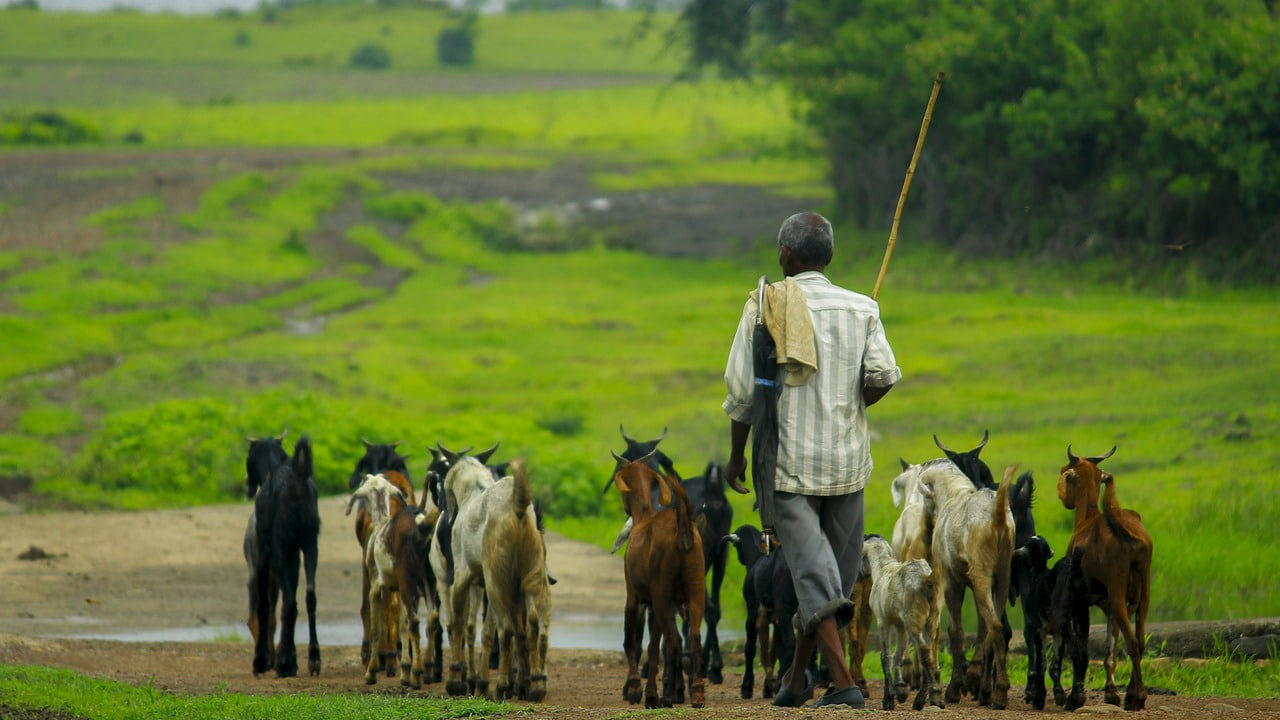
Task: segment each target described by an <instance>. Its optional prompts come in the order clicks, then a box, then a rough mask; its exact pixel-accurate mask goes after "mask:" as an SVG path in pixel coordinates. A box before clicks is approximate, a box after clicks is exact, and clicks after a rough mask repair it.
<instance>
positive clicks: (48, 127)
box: [0, 111, 102, 145]
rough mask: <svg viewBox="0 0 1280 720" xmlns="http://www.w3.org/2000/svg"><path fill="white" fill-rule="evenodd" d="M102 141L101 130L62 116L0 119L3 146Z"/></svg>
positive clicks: (44, 114)
mask: <svg viewBox="0 0 1280 720" xmlns="http://www.w3.org/2000/svg"><path fill="white" fill-rule="evenodd" d="M101 139H102V133H101V131H99V130H98V128H96V127H94V126H93V125H90V124H89V123H87V122H85V121H84V120H80V119H77V118H72V117H68V116H66V115H63V114H62V113H59V112H51V111H46V112H33V113H28V114H25V115H23V114H9V115H3V116H0V145H74V144H78V143H88V142H97V141H98V140H101Z"/></svg>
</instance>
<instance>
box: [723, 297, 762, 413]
mask: <svg viewBox="0 0 1280 720" xmlns="http://www.w3.org/2000/svg"><path fill="white" fill-rule="evenodd" d="M755 314H756V313H755V303H754V302H752V301H750V300H748V301H747V305H746V307H744V308H743V310H742V319H741V320H739V321H738V332H737V334H736V335H734V336H733V345H732V346H731V347H730V348H729V362H728V364H726V365H725V368H724V384H725V387H727V388H728V389H729V394H728V396H726V397H725V399H724V404H723V405H722V407H723V408H724V411H725V413H726V414H727V415H728V416H729V417H730V418H732V419H733V420H735V421H737V422H740V423H749V422H751V398H752V396H753V395H754V391H755V383H754V377H753V370H752V367H751V334H752V332H753V331H754V329H755V328H754V325H755Z"/></svg>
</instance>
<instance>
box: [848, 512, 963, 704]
mask: <svg viewBox="0 0 1280 720" xmlns="http://www.w3.org/2000/svg"><path fill="white" fill-rule="evenodd" d="M864 548H865V550H864V552H865V553H866V558H867V563H868V564H869V565H870V566H871V610H872V612H873V613H875V617H876V625H877V626H878V627H879V630H880V664H881V666H882V667H883V668H884V701H883V703H882V707H883V708H884V709H885V710H892V709H893V708H894V697H895V695H896V696H897V700H898V702H906V700H907V683H906V681H905V679H903V677H902V675H901V672H900V670H901V667H902V661H903V659H904V658H905V657H906V654H907V646H908V642H909V643H910V645H911V646H912V647H913V648H914V649H915V651H916V657H918V658H920V659H921V660H922V662H921V665H922V666H923V677H922V678H921V682H920V691H919V692H918V693H917V694H916V698H915V701H914V702H913V703H912V705H911V706H912V708H913V709H915V710H919V709H921V708H923V707H924V706H925V703H926V702H928V703H929V704H932V705H936V706H937V707H945V705H944V704H943V701H942V691H941V689H939V687H938V675H939V673H938V662H937V658H935V657H934V655H933V652H932V645H933V628H934V626H936V625H937V622H938V602H937V595H938V582H937V578H935V577H934V575H933V571H932V569H931V568H930V567H929V561H928V560H925V559H923V558H920V559H916V560H911V561H908V562H905V563H904V562H898V561H897V560H895V559H894V558H893V549H892V548H891V547H890V546H889V543H888V542H887V541H886V540H885V539H884V538H883V537H881V536H879V535H868V536H866V538H865V539H864ZM895 639H896V640H897V642H896V645H897V649H896V651H893V652H890V648H891V647H893V646H894V645H895V643H894V640H895Z"/></svg>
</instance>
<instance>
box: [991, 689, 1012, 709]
mask: <svg viewBox="0 0 1280 720" xmlns="http://www.w3.org/2000/svg"><path fill="white" fill-rule="evenodd" d="M1007 707H1009V691H1008V690H1000V689H997V690H996V691H995V692H994V693H992V694H991V709H992V710H1004V709H1005V708H1007Z"/></svg>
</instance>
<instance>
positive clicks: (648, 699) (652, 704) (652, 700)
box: [644, 695, 658, 710]
mask: <svg viewBox="0 0 1280 720" xmlns="http://www.w3.org/2000/svg"><path fill="white" fill-rule="evenodd" d="M644 707H645V709H646V710H656V709H657V708H658V696H657V695H645V696H644Z"/></svg>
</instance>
